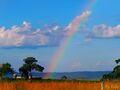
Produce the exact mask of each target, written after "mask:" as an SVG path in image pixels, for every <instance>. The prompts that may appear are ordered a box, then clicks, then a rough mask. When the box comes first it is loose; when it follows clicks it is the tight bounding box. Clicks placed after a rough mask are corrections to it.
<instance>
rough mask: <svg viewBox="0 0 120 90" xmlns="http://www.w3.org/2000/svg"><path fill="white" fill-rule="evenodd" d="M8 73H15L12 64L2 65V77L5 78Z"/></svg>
mask: <svg viewBox="0 0 120 90" xmlns="http://www.w3.org/2000/svg"><path fill="white" fill-rule="evenodd" d="M7 73H12V74H13V73H14V70H13V68H11V64H9V63H3V64H0V76H1V77H3V76H4V75H5V74H7Z"/></svg>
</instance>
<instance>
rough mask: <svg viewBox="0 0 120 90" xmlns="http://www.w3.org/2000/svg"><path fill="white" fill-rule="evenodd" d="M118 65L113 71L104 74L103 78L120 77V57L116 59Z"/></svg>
mask: <svg viewBox="0 0 120 90" xmlns="http://www.w3.org/2000/svg"><path fill="white" fill-rule="evenodd" d="M115 62H116V64H117V66H115V67H114V69H113V71H112V72H111V73H109V74H105V75H103V79H110V80H111V79H120V64H119V63H120V59H117V60H115Z"/></svg>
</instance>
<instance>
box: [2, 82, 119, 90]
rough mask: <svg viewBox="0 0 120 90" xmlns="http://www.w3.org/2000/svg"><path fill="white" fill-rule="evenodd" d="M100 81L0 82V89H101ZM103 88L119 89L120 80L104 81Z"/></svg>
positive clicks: (108, 89) (109, 89)
mask: <svg viewBox="0 0 120 90" xmlns="http://www.w3.org/2000/svg"><path fill="white" fill-rule="evenodd" d="M102 88H103V87H102V82H73V81H70V82H68V81H67V82H66V81H63V82H56V81H53V82H27V81H17V82H0V90H103V89H102ZM104 90H120V82H104Z"/></svg>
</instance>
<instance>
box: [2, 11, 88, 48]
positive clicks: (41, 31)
mask: <svg viewBox="0 0 120 90" xmlns="http://www.w3.org/2000/svg"><path fill="white" fill-rule="evenodd" d="M89 14H90V12H89V11H85V12H83V13H82V14H81V15H79V16H77V17H75V19H74V20H73V21H72V22H71V23H70V24H69V25H68V26H66V27H60V26H58V25H52V24H51V25H48V26H45V27H43V28H37V29H34V28H32V26H31V24H30V23H29V22H26V21H24V22H23V24H22V25H20V26H18V25H14V26H12V27H11V28H9V29H6V28H5V27H0V47H41V46H58V45H59V44H60V43H61V41H62V40H63V39H64V38H66V37H68V36H69V34H71V33H72V32H75V30H76V27H77V26H78V25H79V24H80V21H81V20H82V18H87V17H88V16H89Z"/></svg>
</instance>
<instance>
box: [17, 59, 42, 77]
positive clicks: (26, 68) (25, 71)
mask: <svg viewBox="0 0 120 90" xmlns="http://www.w3.org/2000/svg"><path fill="white" fill-rule="evenodd" d="M23 61H24V64H23V65H22V66H21V67H20V68H19V72H20V73H21V75H22V76H23V77H25V78H26V79H28V76H29V73H30V72H31V71H32V70H35V71H39V72H42V71H43V70H44V67H42V66H40V65H39V64H37V62H38V60H36V59H35V58H34V57H27V58H25V59H23Z"/></svg>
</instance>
